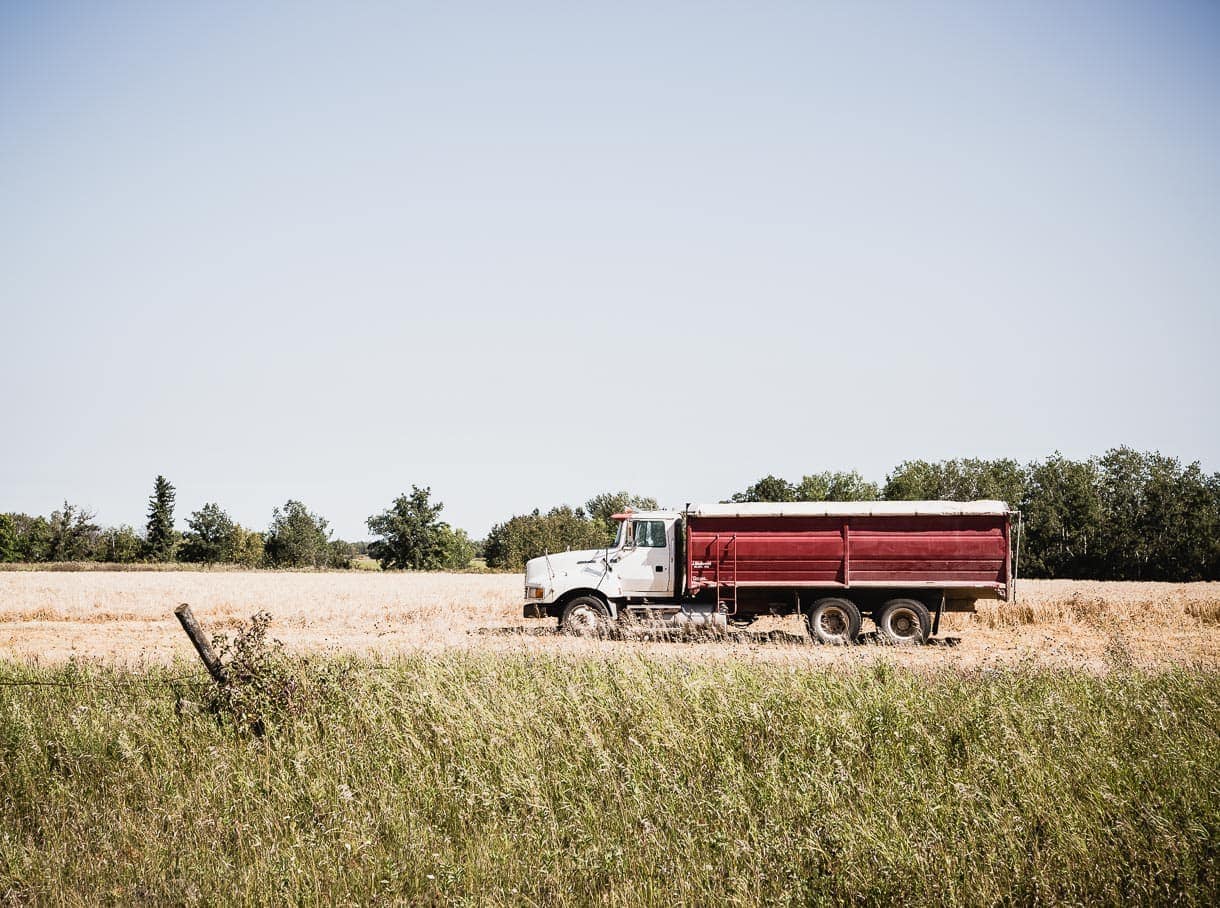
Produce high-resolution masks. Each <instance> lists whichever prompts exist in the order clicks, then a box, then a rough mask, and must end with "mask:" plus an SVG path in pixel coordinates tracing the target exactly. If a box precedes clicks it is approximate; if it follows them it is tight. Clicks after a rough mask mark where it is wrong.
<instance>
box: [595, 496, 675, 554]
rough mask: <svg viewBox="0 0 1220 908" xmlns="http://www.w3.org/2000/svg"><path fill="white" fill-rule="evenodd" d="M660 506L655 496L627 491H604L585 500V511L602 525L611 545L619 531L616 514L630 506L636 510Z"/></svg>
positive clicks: (654, 508)
mask: <svg viewBox="0 0 1220 908" xmlns="http://www.w3.org/2000/svg"><path fill="white" fill-rule="evenodd" d="M658 507H660V505H658V504H657V500H656V499H655V498H649V497H647V496H645V495H632V494H631V493H630V492H626V491H623V492H603V493H602V494H601V495H594V496H593V497H592V498H590V499H589V500H588V501H586V502H585V508H584V513H585V514H587V515H588V517H589V519H590V520H592V521H594V522H595V523H597V524H600V525H601V528H602V532H603V534H604V536H605V544H606V545H609V544H610V543H611V542H613V541H614V536H615V534H616V533H617V532H618V527H617V526H616V521H615V520H614V515H615V514H622V513H623V512H624V511H626V510H627V509H628V508H631V509H632V510H636V511H655V510H656V509H657V508H658Z"/></svg>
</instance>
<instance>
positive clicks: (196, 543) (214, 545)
mask: <svg viewBox="0 0 1220 908" xmlns="http://www.w3.org/2000/svg"><path fill="white" fill-rule="evenodd" d="M186 526H187V532H186V534H185V535H184V536H183V537H182V548H181V558H182V560H183V561H191V562H196V563H202V564H220V563H225V562H231V561H233V560H234V554H235V550H236V548H237V543H238V540H239V530H238V526H237V524H236V523H234V522H233V518H231V517H230V516H229V515H228V514H227V513H225V511H224V509H223V508H221V507H220V505H218V504H216V503H215V502H209V503H208V504H205V505H204V506H203V507H201V508H200V509H199V510H198V511H195V512H194V513H193V514H191V516H190V517H188V518H187V519H186Z"/></svg>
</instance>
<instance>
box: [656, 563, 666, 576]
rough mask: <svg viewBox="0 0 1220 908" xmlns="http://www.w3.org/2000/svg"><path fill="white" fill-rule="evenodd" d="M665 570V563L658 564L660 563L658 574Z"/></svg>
mask: <svg viewBox="0 0 1220 908" xmlns="http://www.w3.org/2000/svg"><path fill="white" fill-rule="evenodd" d="M664 570H665V565H663V564H658V565H657V573H658V574H660V573H661V572H663V571H664Z"/></svg>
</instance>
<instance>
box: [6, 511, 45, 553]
mask: <svg viewBox="0 0 1220 908" xmlns="http://www.w3.org/2000/svg"><path fill="white" fill-rule="evenodd" d="M8 516H9V519H10V520H11V521H12V525H13V539H14V542H13V553H14V556H15V557H14V558H13V560H14V561H21V562H25V563H35V562H39V561H46V560H47V558H48V557H49V555H50V549H51V527H50V525H49V524H48V522H47V519H46V518H45V517H31V516H30V515H29V514H9V515H8Z"/></svg>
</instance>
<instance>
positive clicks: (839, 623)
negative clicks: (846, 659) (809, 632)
mask: <svg viewBox="0 0 1220 908" xmlns="http://www.w3.org/2000/svg"><path fill="white" fill-rule="evenodd" d="M848 627H849V622H848V620H847V613H846V612H844V611H843V609H841V608H837V607H834V606H832V607H830V608H827V609H825V610H823V611H822V614H821V615H819V616H818V630H819V631H821V633H822V636H823V637H826V638H828V639H832V640H841V639H843V638H845V637H846V636H847V628H848Z"/></svg>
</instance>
